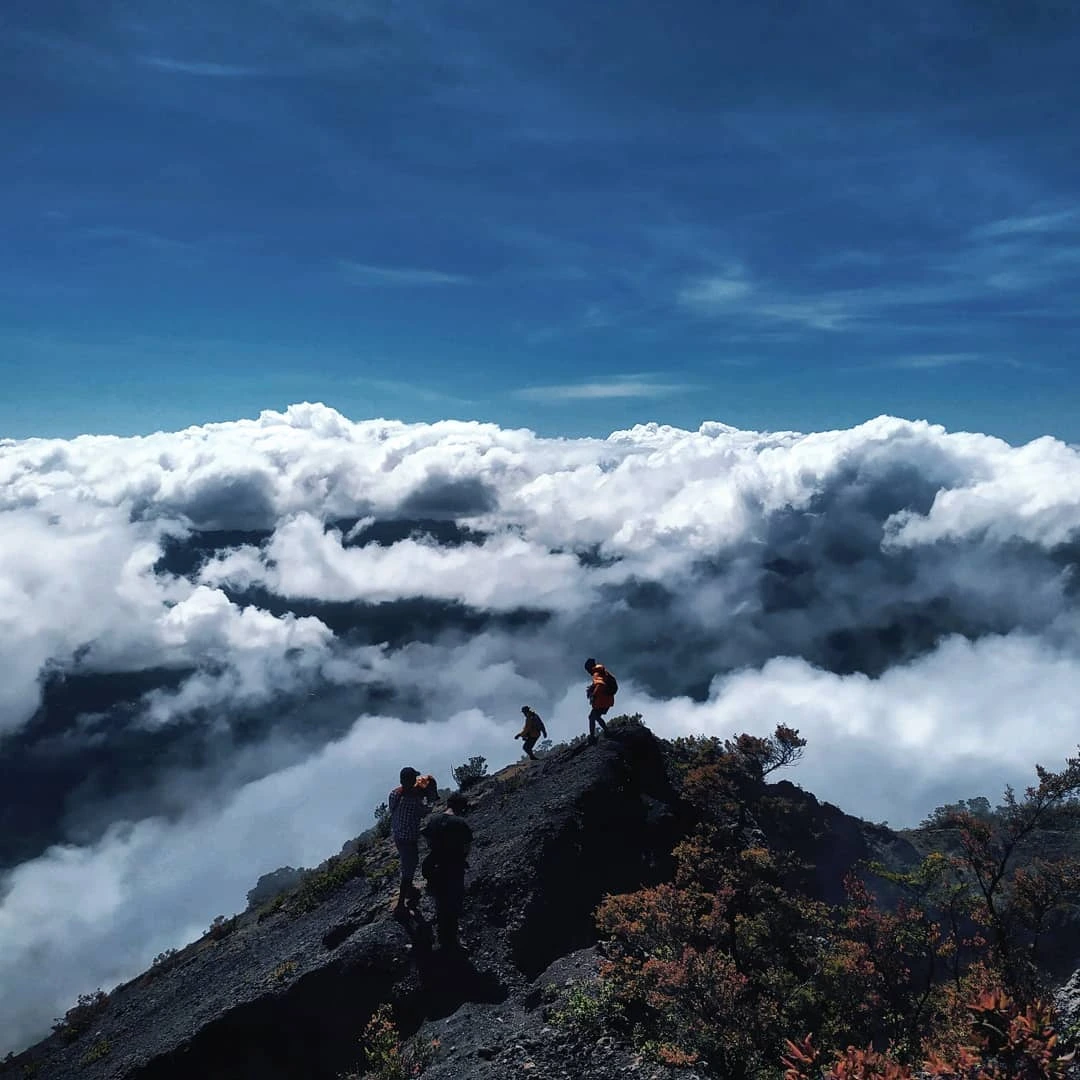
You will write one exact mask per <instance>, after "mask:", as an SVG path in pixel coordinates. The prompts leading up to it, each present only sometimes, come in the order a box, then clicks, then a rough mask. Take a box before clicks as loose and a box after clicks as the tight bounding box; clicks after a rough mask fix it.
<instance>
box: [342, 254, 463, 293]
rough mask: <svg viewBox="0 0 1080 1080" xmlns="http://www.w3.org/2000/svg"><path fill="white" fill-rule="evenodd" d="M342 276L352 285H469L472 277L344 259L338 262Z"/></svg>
mask: <svg viewBox="0 0 1080 1080" xmlns="http://www.w3.org/2000/svg"><path fill="white" fill-rule="evenodd" d="M338 269H339V270H340V271H341V274H342V276H343V277H344V278H345V280H346V281H348V282H349V283H350V284H352V285H367V286H381V285H390V286H403V287H418V286H419V287H423V286H429V285H468V284H470V283H471V281H472V278H470V277H467V276H466V275H464V274H448V273H446V272H445V271H443V270H430V269H421V268H418V267H398V266H374V265H372V264H371V263H359V262H352V261H351V260H348V259H342V260H341V261H340V262H339V263H338Z"/></svg>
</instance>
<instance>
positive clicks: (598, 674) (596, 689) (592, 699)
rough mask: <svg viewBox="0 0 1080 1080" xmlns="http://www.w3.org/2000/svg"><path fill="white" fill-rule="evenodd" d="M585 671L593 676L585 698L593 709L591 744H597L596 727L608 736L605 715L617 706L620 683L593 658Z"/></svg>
mask: <svg viewBox="0 0 1080 1080" xmlns="http://www.w3.org/2000/svg"><path fill="white" fill-rule="evenodd" d="M585 670H586V671H587V672H588V673H589V674H590V675H591V676H592V682H590V683H589V685H588V686H587V687H585V696H586V697H587V698H588V699H589V705H590V706H591V707H592V708H591V710H590V712H589V742H591V743H594V742H596V725H597V724H599V725H600V730H601V731H603V733H604V734H605V735H606V734H607V724H605V723H604V713H606V712H607V711H608V709H610V708H611V706H612V705H614V704H615V695H616V694H617V693H618V692H619V681H618V680H617V679H616V678H615V676H614V675H613V674H612V673H611V672H610V671H608V669H607V668H606V667H604V665H603V664H599V663H597V662H596V661H595V660H594V659H593V658H592V657H591V656H590V657H589V659H588V660H586V661H585Z"/></svg>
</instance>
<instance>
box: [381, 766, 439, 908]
mask: <svg viewBox="0 0 1080 1080" xmlns="http://www.w3.org/2000/svg"><path fill="white" fill-rule="evenodd" d="M399 779H400V780H401V785H400V786H399V787H396V788H394V790H393V791H391V792H390V794H389V795H388V796H387V799H386V805H387V806H388V807H389V808H390V831H391V833H392V834H393V837H394V843H395V844H396V845H397V849H398V857H399V858H400V860H401V888H400V889H399V890H398V898H397V903H396V904H395V905H394V910H395V911H396V912H401V911H404V910H405V908H406V907H407V906H415V904H416V901H417V900H419V899H420V890H419V889H418V888H417V887H416V886H415V885H414V884H413V878H414V877H415V876H416V866H417V863H419V862H420V818H421V817H422V816H423V815H424V814H425V813H426V812H427V809H428V806H427V804H428V803H432V802H434V801H435V800H436V799H437V798H438V797H439V789H438V785H437V784H436V783H435V777H433V776H421V775H420V774H419V773H418V772H417V771H416V770H415V769H414V768H411V767H410V766H408V765H406V766H405V768H404V769H402V770H401V774H400V776H399Z"/></svg>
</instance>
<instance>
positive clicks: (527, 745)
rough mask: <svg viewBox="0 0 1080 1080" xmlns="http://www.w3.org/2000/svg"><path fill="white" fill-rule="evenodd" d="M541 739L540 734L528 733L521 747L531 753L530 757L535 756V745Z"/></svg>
mask: <svg viewBox="0 0 1080 1080" xmlns="http://www.w3.org/2000/svg"><path fill="white" fill-rule="evenodd" d="M539 740H540V736H539V735H526V736H525V738H524V739H523V740H522V743H521V748H522V749H523V750H524V751H525V753H526V754H528V755H529V757H532V756H533V747H534V746H535V745H536V744H537V742H538V741H539Z"/></svg>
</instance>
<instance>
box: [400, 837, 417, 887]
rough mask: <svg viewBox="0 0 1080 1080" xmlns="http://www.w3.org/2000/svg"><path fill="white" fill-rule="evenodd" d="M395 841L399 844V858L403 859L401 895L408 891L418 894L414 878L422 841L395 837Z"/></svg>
mask: <svg viewBox="0 0 1080 1080" xmlns="http://www.w3.org/2000/svg"><path fill="white" fill-rule="evenodd" d="M394 843H395V844H396V845H397V849H398V858H399V859H400V860H401V895H402V896H403V897H404V896H405V895H406V894H408V893H412V894H413V895H417V894H416V886H415V885H413V878H414V877H415V876H416V867H417V864H418V863H419V862H420V841H419V840H399V839H398V838H397V837H394Z"/></svg>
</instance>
